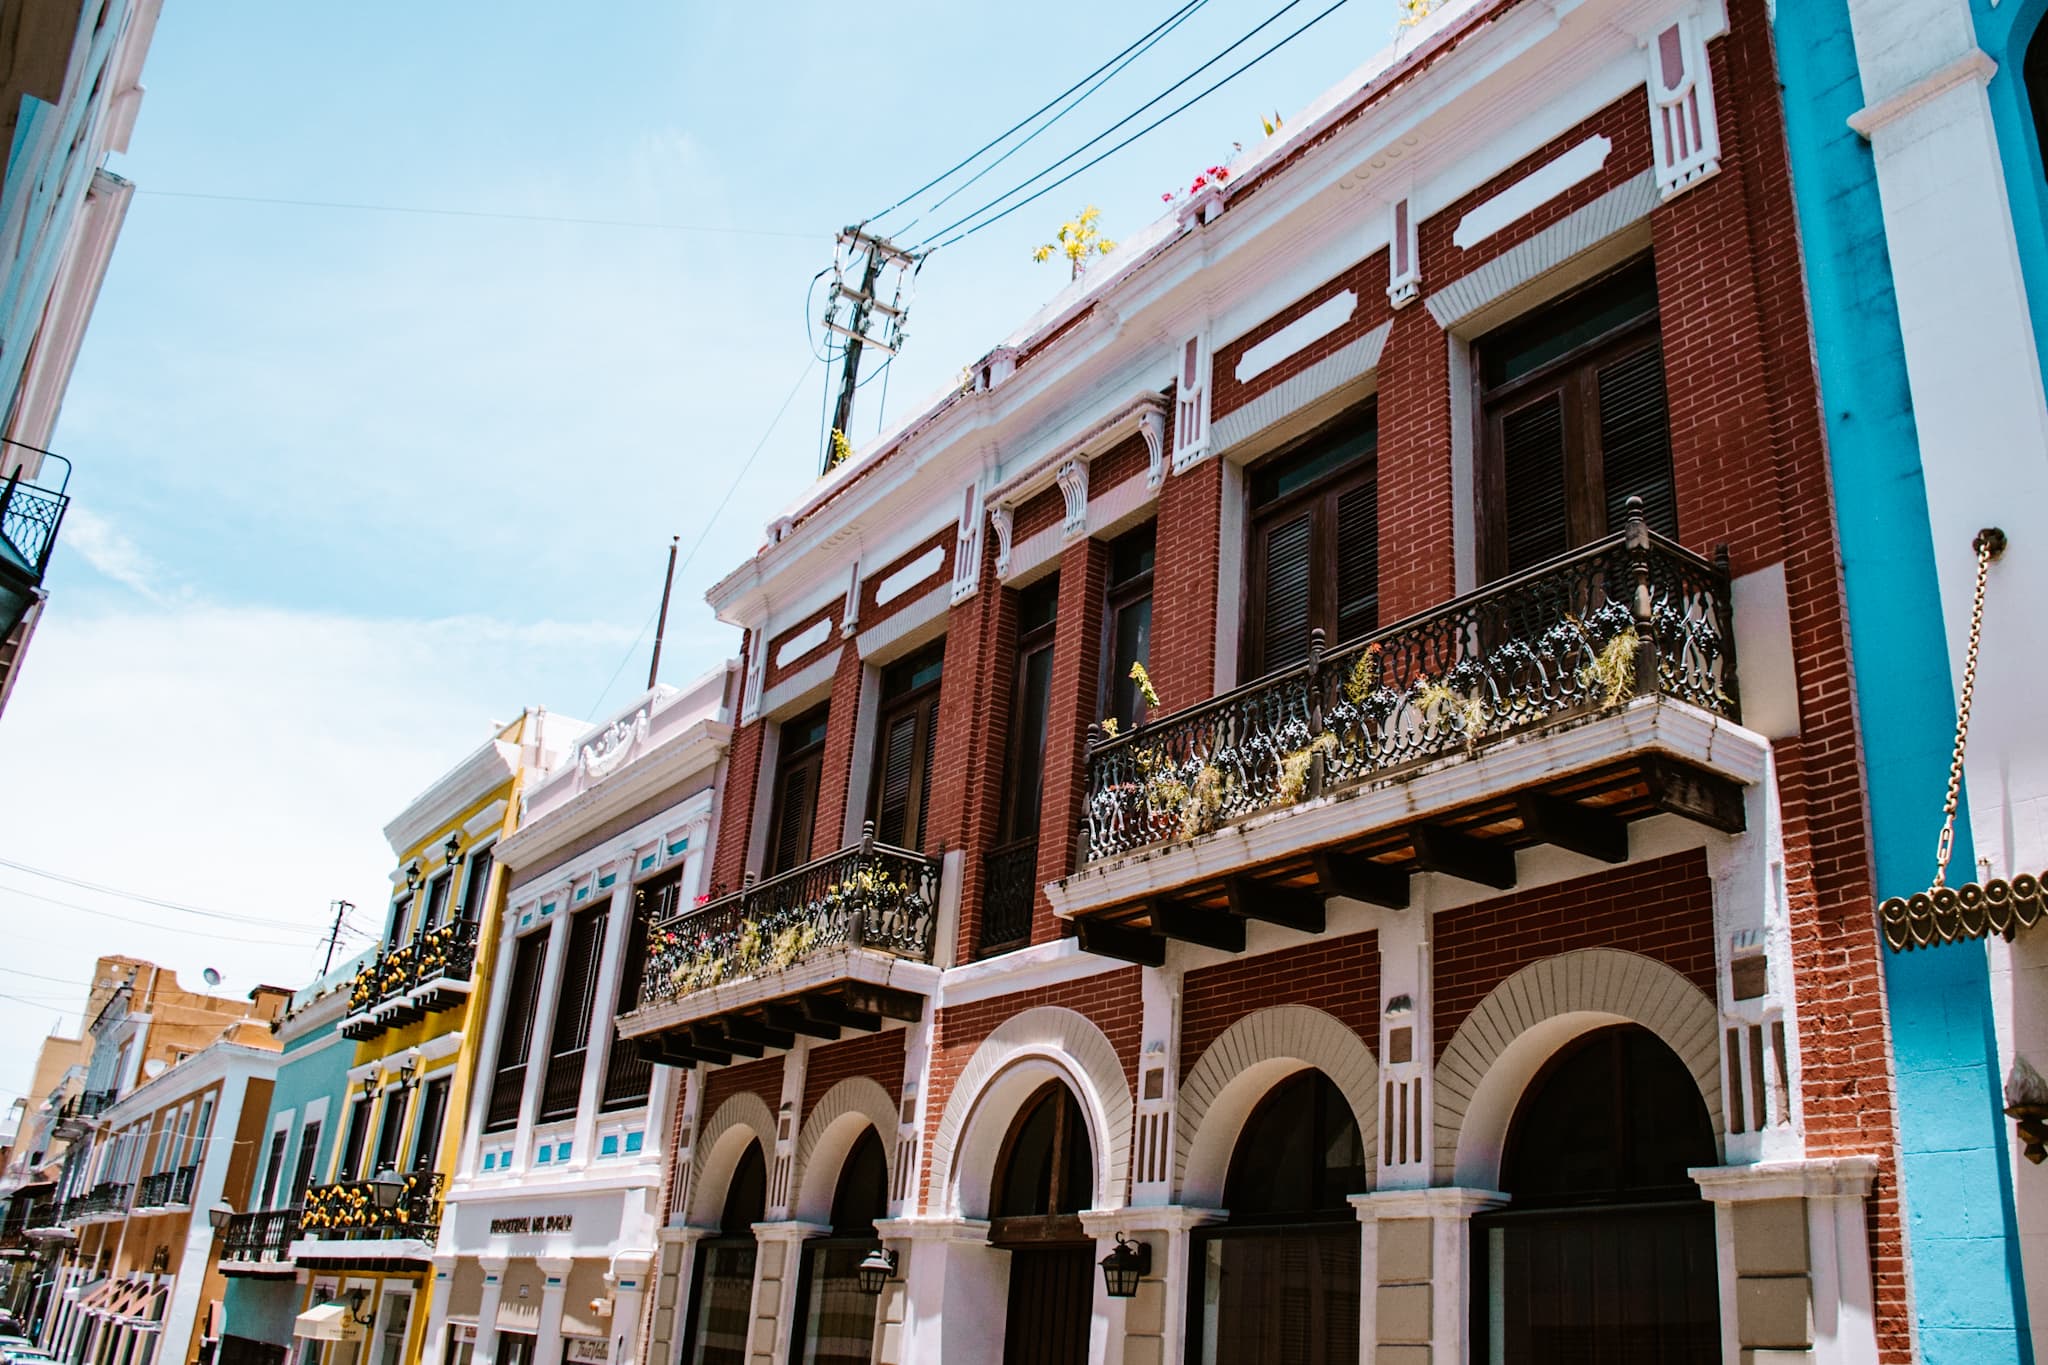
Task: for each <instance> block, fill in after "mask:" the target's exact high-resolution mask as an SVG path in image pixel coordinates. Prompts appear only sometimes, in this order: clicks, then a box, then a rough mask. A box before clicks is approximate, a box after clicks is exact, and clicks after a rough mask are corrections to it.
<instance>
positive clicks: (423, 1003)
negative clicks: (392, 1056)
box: [341, 919, 477, 1042]
mask: <svg viewBox="0 0 2048 1365" xmlns="http://www.w3.org/2000/svg"><path fill="white" fill-rule="evenodd" d="M476 944H477V926H476V923H475V922H474V921H473V920H463V919H457V920H450V921H449V922H448V923H446V924H437V925H435V926H434V927H433V928H431V929H424V930H422V931H421V932H419V933H418V934H416V935H414V936H413V937H412V938H411V939H409V940H408V941H406V942H404V943H400V944H396V945H393V946H392V947H389V948H386V949H385V950H384V951H383V952H382V953H380V954H379V955H378V956H376V957H374V958H372V959H370V961H368V962H366V963H364V964H363V967H362V970H361V971H359V972H357V973H356V976H355V980H354V981H352V982H351V983H350V984H349V1006H348V1015H347V1017H346V1018H344V1019H343V1020H342V1021H341V1035H342V1037H344V1038H351V1039H355V1040H356V1041H359V1042H360V1041H362V1040H363V1039H366V1038H374V1037H376V1036H377V1035H378V1034H380V1033H383V1032H385V1031H386V1030H388V1029H395V1028H403V1027H405V1026H406V1025H407V1024H411V1023H415V1022H417V1021H418V1020H420V1019H424V1018H425V1017H426V1016H427V1015H429V1014H433V1013H435V1012H436V1011H438V1010H445V1009H452V1008H454V1007H455V1006H457V1005H459V1004H461V1003H462V1002H463V1001H464V1000H467V999H468V998H469V992H470V975H471V972H472V971H473V970H474V968H475V966H476Z"/></svg>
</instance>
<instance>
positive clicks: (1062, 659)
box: [1031, 540, 1213, 943]
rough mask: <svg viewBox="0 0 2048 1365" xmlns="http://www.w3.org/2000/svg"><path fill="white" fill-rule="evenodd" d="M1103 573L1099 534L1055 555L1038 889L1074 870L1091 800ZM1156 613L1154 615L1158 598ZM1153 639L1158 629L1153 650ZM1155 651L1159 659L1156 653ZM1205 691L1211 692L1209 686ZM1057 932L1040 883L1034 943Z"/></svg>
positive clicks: (1105, 551) (1104, 552)
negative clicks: (1056, 589) (1056, 591)
mask: <svg viewBox="0 0 2048 1365" xmlns="http://www.w3.org/2000/svg"><path fill="white" fill-rule="evenodd" d="M1108 578H1109V548H1108V547H1107V546H1106V545H1104V544H1103V543H1102V542H1101V541H1099V540H1082V541H1077V542H1075V543H1074V544H1072V545H1069V546H1068V547H1067V549H1066V553H1064V554H1062V555H1061V556H1060V602H1059V624H1058V626H1057V627H1056V628H1055V630H1056V633H1055V634H1054V636H1053V643H1052V701H1051V707H1050V714H1049V715H1048V716H1047V718H1046V734H1045V787H1044V793H1045V794H1044V797H1043V800H1042V802H1041V804H1040V806H1039V814H1038V882H1039V885H1040V887H1041V888H1042V887H1043V886H1044V885H1045V883H1047V882H1049V881H1053V880H1056V879H1057V878H1060V877H1064V876H1066V875H1067V874H1068V873H1069V872H1072V871H1073V870H1074V859H1075V856H1076V853H1077V843H1076V840H1077V839H1078V837H1079V834H1080V829H1081V816H1082V811H1083V810H1084V809H1085V807H1086V804H1087V799H1088V792H1087V783H1088V754H1087V747H1088V727H1089V726H1090V725H1092V724H1094V723H1095V721H1096V719H1097V717H1096V714H1095V707H1096V699H1097V693H1098V692H1099V690H1100V686H1099V684H1100V678H1101V673H1102V594H1103V591H1104V589H1105V588H1106V586H1107V584H1108ZM1155 591H1156V590H1155ZM1212 592H1213V588H1212ZM1153 611H1154V616H1153V619H1154V620H1155V621H1157V620H1158V615H1157V612H1158V608H1157V605H1156V599H1155V605H1154V608H1153ZM1155 629H1156V628H1155ZM1212 630H1213V624H1212ZM1158 638H1159V637H1158V635H1157V634H1156V633H1155V634H1154V636H1153V640H1154V642H1155V651H1156V647H1157V645H1156V642H1157V640H1158ZM1154 657H1155V658H1156V657H1158V656H1157V654H1156V652H1155V654H1154ZM1202 695H1204V696H1206V695H1208V689H1207V688H1206V687H1204V688H1203V691H1202ZM1059 936H1060V929H1059V925H1058V922H1057V921H1055V920H1054V919H1053V914H1052V904H1051V902H1049V901H1048V900H1046V898H1045V892H1044V891H1043V890H1042V889H1041V890H1040V891H1039V892H1038V893H1037V894H1036V895H1035V896H1034V898H1033V900H1032V906H1031V941H1032V942H1033V943H1044V942H1046V941H1047V940H1049V939H1055V938H1058V937H1059Z"/></svg>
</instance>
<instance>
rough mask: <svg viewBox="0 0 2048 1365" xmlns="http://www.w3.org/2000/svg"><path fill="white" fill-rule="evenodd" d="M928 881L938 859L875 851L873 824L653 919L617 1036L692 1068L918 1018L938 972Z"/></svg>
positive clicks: (933, 893)
mask: <svg viewBox="0 0 2048 1365" xmlns="http://www.w3.org/2000/svg"><path fill="white" fill-rule="evenodd" d="M938 883H939V874H938V868H937V866H936V865H935V864H934V863H932V862H931V861H930V860H928V859H926V858H924V857H922V856H921V855H919V854H916V853H912V852H910V851H909V850H908V849H901V848H890V847H888V846H887V845H884V844H878V843H876V842H875V841H874V827H873V825H869V826H868V829H867V833H866V834H865V836H864V837H863V838H862V840H861V842H860V843H858V844H856V845H854V846H853V847H851V848H846V849H841V850H840V851H839V852H837V853H833V854H830V855H828V856H826V857H823V858H819V859H816V860H814V861H812V862H809V863H806V864H804V865H803V866H802V867H798V868H793V869H791V870H790V871H788V872H785V873H783V874H781V875H780V876H776V877H770V878H769V879H768V880H766V881H763V882H758V883H756V884H754V885H753V886H750V887H748V888H746V889H745V890H743V891H739V892H736V893H734V894H733V895H730V896H726V897H723V898H721V899H719V900H715V901H711V902H710V903H708V904H706V905H702V906H699V907H697V908H695V909H692V910H689V911H686V912H684V913H682V914H677V915H671V916H669V917H668V918H666V919H661V920H657V921H655V922H654V923H653V924H652V925H650V926H649V928H648V942H647V967H646V974H645V975H644V976H643V977H642V979H641V986H640V1006H639V1008H638V1009H636V1010H634V1011H633V1012H632V1013H630V1014H627V1015H625V1016H623V1017H622V1018H620V1020H619V1032H620V1033H621V1035H623V1036H625V1037H628V1038H636V1039H638V1040H639V1047H640V1050H641V1055H642V1056H644V1057H646V1058H648V1059H649V1060H651V1061H654V1062H659V1063H663V1064H666V1065H671V1066H688V1065H690V1064H692V1063H694V1062H699V1061H705V1062H729V1061H731V1060H732V1059H733V1058H734V1057H735V1056H741V1057H760V1056H762V1055H764V1053H765V1052H766V1051H767V1050H768V1049H770V1048H788V1047H791V1046H793V1045H794V1043H795V1040H796V1037H797V1035H798V1034H802V1035H805V1036H807V1037H811V1038H821V1039H833V1038H837V1037H838V1036H839V1034H840V1030H842V1029H853V1030H857V1031H865V1032H870V1033H872V1032H874V1031H876V1030H878V1029H880V1028H881V1027H882V1020H883V1019H885V1018H888V1019H901V1020H905V1021H909V1020H915V1019H917V1018H919V1017H921V1016H922V1014H923V1012H924V1001H925V997H926V995H928V994H929V993H930V989H931V984H932V981H933V980H935V979H936V976H937V973H936V972H935V971H933V970H932V969H930V968H929V967H928V966H926V965H925V964H928V963H930V962H931V959H932V939H933V930H934V928H935V926H936V921H937V907H938ZM912 964H916V965H915V966H912ZM906 985H908V986H909V987H910V988H909V989H906V988H905V986H906Z"/></svg>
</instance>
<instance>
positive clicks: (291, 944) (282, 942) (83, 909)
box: [0, 882, 300, 948]
mask: <svg viewBox="0 0 2048 1365" xmlns="http://www.w3.org/2000/svg"><path fill="white" fill-rule="evenodd" d="M0 895H14V896H26V897H27V898H28V899H30V900H32V901H41V902H42V903H43V904H45V905H56V906H61V907H62V908H64V909H66V910H76V911H78V912H80V913H81V914H86V915H98V916H100V917H101V918H102V919H110V920H116V921H118V922H120V923H122V924H139V925H141V926H142V927H143V928H145V929H163V928H166V927H168V926H166V925H164V924H163V923H162V922H161V921H158V920H148V919H137V918H135V917H134V916H133V915H117V914H115V913H114V912H113V911H111V910H100V909H97V908H95V907H93V906H90V905H80V904H78V903H77V902H75V901H61V900H58V899H57V898H56V897H55V896H45V895H41V894H39V893H37V892H34V891H24V890H22V889H21V888H20V887H18V886H8V885H6V884H5V883H4V882H0ZM207 938H209V939H210V940H212V941H213V942H216V943H255V944H261V945H263V946H265V947H270V948H296V947H299V946H300V941H299V940H297V939H284V938H243V937H242V936H240V935H238V934H212V933H210V934H208V935H207Z"/></svg>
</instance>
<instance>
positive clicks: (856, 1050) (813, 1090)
mask: <svg viewBox="0 0 2048 1365" xmlns="http://www.w3.org/2000/svg"><path fill="white" fill-rule="evenodd" d="M903 1038H904V1033H903V1030H902V1029H884V1030H883V1031H882V1032H880V1033H867V1034H862V1035H861V1036H859V1037H857V1038H845V1039H841V1040H840V1041H839V1042H836V1043H826V1044H824V1045H822V1046H819V1047H814V1048H812V1049H811V1055H810V1056H809V1057H807V1058H805V1059H804V1109H803V1114H802V1115H801V1116H800V1120H801V1119H808V1118H809V1117H810V1114H811V1111H812V1110H813V1109H815V1108H817V1107H818V1101H819V1100H822V1099H824V1098H825V1094H826V1092H827V1091H829V1090H831V1088H832V1087H833V1086H835V1085H837V1084H839V1083H840V1082H841V1081H843V1080H845V1079H846V1078H847V1077H849V1076H871V1077H873V1078H874V1079H875V1080H876V1081H878V1082H880V1084H881V1087H882V1089H884V1090H886V1091H888V1092H889V1098H890V1099H892V1100H894V1101H895V1102H896V1103H898V1104H901V1103H903ZM881 1136H882V1137H883V1138H885V1139H886V1138H889V1137H892V1136H893V1135H892V1134H889V1133H884V1134H882V1135H881Z"/></svg>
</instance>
